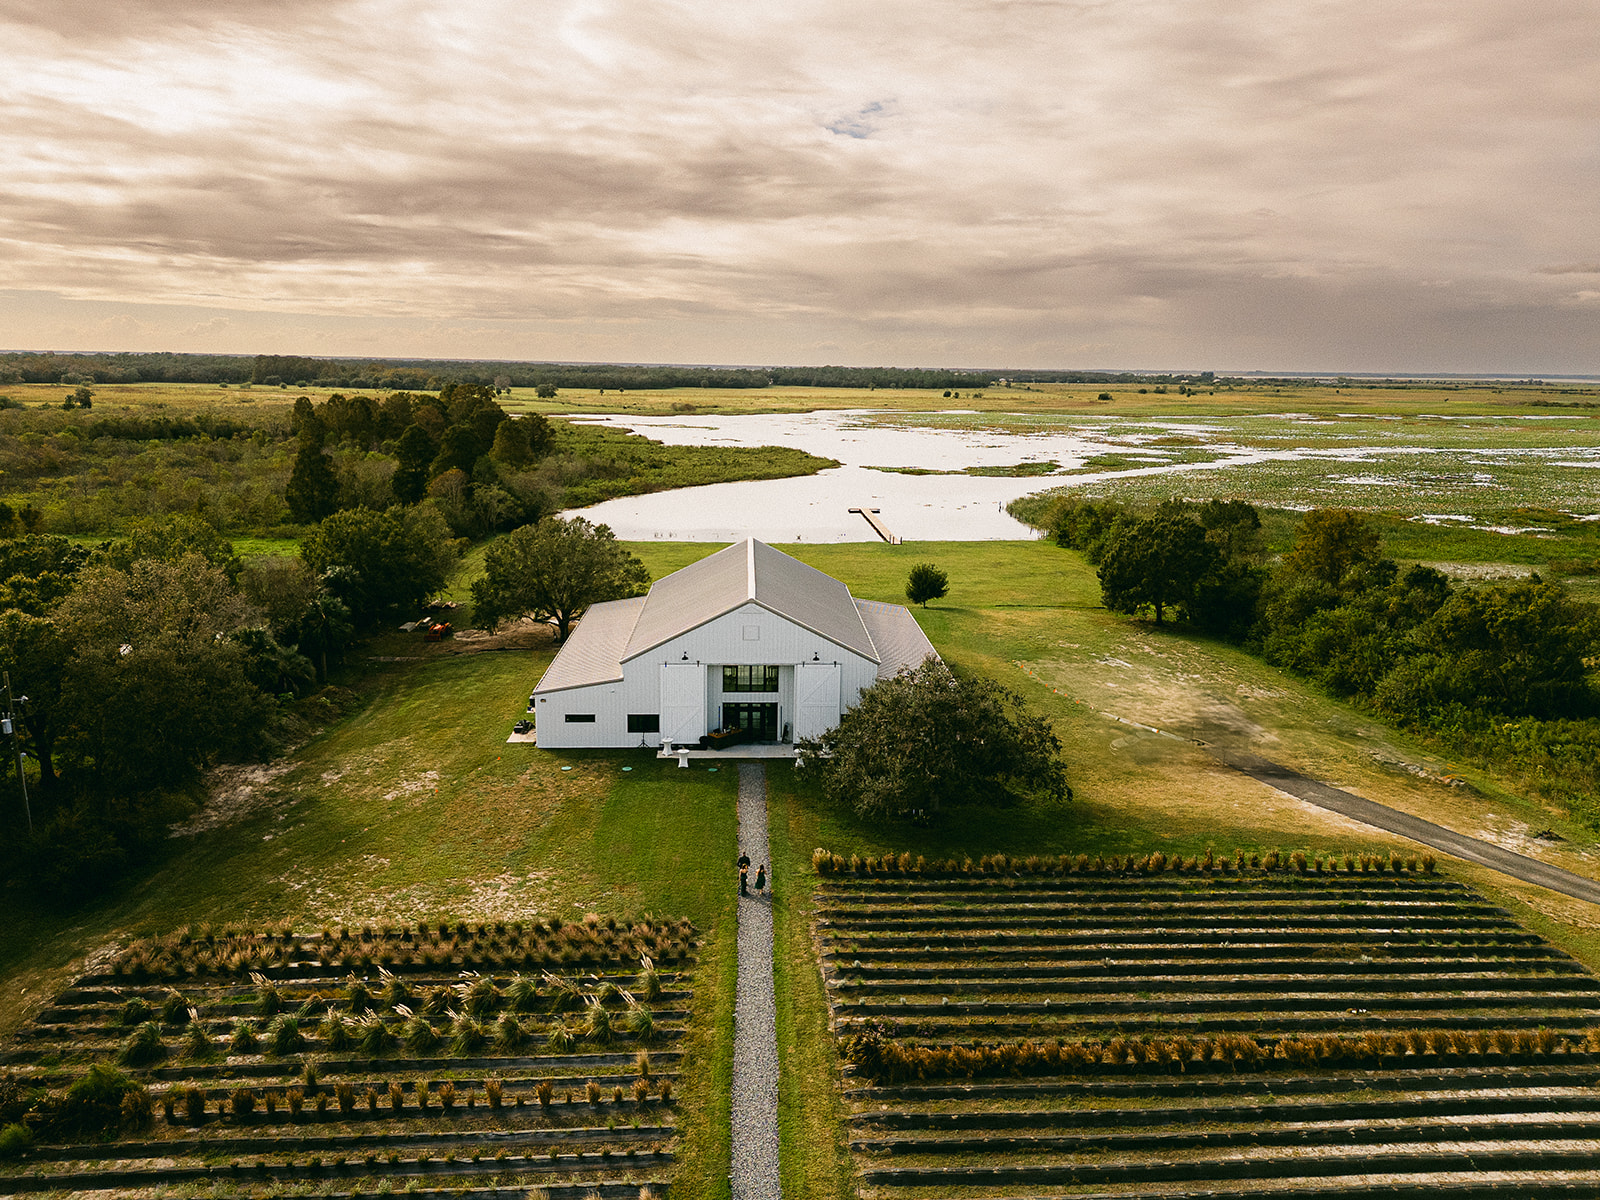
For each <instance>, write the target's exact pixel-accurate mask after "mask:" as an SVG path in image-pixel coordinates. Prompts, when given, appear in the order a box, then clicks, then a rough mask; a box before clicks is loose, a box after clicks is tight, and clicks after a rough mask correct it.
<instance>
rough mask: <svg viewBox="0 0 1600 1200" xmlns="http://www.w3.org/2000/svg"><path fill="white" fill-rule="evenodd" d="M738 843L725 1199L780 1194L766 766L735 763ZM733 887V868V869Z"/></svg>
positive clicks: (762, 1199) (760, 1199)
mask: <svg viewBox="0 0 1600 1200" xmlns="http://www.w3.org/2000/svg"><path fill="white" fill-rule="evenodd" d="M739 848H740V850H741V851H742V852H743V853H745V854H748V855H749V856H750V863H751V870H750V895H749V896H746V897H741V898H740V900H739V985H738V988H737V991H736V1000H735V1008H734V1018H733V1099H732V1109H733V1162H732V1167H731V1169H730V1171H729V1183H730V1184H731V1185H732V1187H733V1200H782V1196H783V1186H782V1184H781V1183H780V1182H779V1178H778V1022H777V1015H776V1007H775V1005H774V1003H773V998H772V903H771V900H772V893H771V891H770V890H768V891H765V892H758V891H756V890H755V878H756V873H755V868H756V866H758V865H760V864H761V863H768V864H769V865H770V863H771V859H770V858H769V857H768V854H767V769H766V767H765V765H763V764H762V763H759V762H745V763H740V764H739ZM733 878H734V886H738V880H737V875H734V876H733Z"/></svg>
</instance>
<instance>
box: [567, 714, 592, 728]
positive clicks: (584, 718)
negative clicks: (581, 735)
mask: <svg viewBox="0 0 1600 1200" xmlns="http://www.w3.org/2000/svg"><path fill="white" fill-rule="evenodd" d="M566 722H567V724H568V725H593V724H594V714H593V713H568V714H567V715H566Z"/></svg>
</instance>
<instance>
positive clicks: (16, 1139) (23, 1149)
mask: <svg viewBox="0 0 1600 1200" xmlns="http://www.w3.org/2000/svg"><path fill="white" fill-rule="evenodd" d="M32 1146H33V1133H32V1131H30V1130H29V1129H28V1127H27V1126H26V1125H23V1124H21V1123H18V1122H13V1123H12V1124H10V1125H7V1126H6V1127H5V1128H4V1129H0V1159H7V1158H21V1157H22V1156H23V1155H24V1154H26V1153H27V1152H28V1151H29V1150H30V1149H31V1148H32Z"/></svg>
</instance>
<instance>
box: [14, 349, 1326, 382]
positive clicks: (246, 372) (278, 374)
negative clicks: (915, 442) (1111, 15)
mask: <svg viewBox="0 0 1600 1200" xmlns="http://www.w3.org/2000/svg"><path fill="white" fill-rule="evenodd" d="M1002 378H1005V379H1010V380H1012V381H1014V382H1018V383H1099V384H1111V383H1121V384H1131V383H1157V384H1168V383H1184V382H1188V383H1208V384H1209V383H1212V382H1214V381H1215V380H1216V376H1215V375H1214V374H1213V373H1212V372H1210V371H1203V372H1196V373H1191V374H1172V373H1161V374H1148V373H1139V372H1132V371H1037V370H1022V369H1017V370H1007V369H999V370H990V369H972V370H964V369H956V368H944V367H845V366H820V367H804V366H770V367H712V366H675V365H671V364H661V365H633V364H626V363H548V362H543V363H541V362H497V361H492V360H491V361H462V360H458V359H354V358H316V357H311V356H308V355H292V354H257V355H251V356H244V355H226V354H170V353H150V354H53V353H29V352H21V351H19V352H12V353H8V354H0V385H4V384H6V383H72V384H79V383H85V384H93V383H140V382H144V383H216V384H222V383H226V384H243V383H249V384H258V385H263V386H267V387H278V386H283V387H309V386H311V385H313V384H314V385H316V386H318V387H328V388H346V389H356V390H377V391H437V390H438V389H440V388H441V387H444V386H445V385H446V384H451V383H470V384H481V385H485V386H489V387H493V388H496V389H497V390H498V389H503V388H510V387H519V388H539V387H554V388H563V387H568V388H585V389H588V388H597V389H604V390H606V391H613V390H614V391H635V390H640V389H646V388H650V389H661V388H765V387H774V386H776V387H833V388H918V389H922V388H931V389H941V388H958V389H961V390H963V391H965V390H967V389H971V388H982V387H988V386H991V385H993V384H994V383H995V382H996V381H997V380H998V379H1002ZM1267 382H1270V383H1272V384H1274V385H1282V384H1284V383H1290V382H1292V383H1299V384H1305V383H1307V382H1308V381H1306V380H1295V381H1284V380H1272V381H1267Z"/></svg>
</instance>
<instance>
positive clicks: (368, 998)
mask: <svg viewBox="0 0 1600 1200" xmlns="http://www.w3.org/2000/svg"><path fill="white" fill-rule="evenodd" d="M344 995H345V1003H346V1005H347V1006H348V1008H349V1010H350V1012H351V1013H353V1014H354V1015H356V1016H360V1015H361V1014H362V1013H364V1012H367V1011H368V1010H370V1009H371V1008H372V1004H373V1000H372V991H371V989H369V988H368V987H367V981H366V980H364V979H357V978H356V975H355V972H354V971H352V972H351V973H350V980H349V983H348V984H347V985H346V986H345V990H344Z"/></svg>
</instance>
